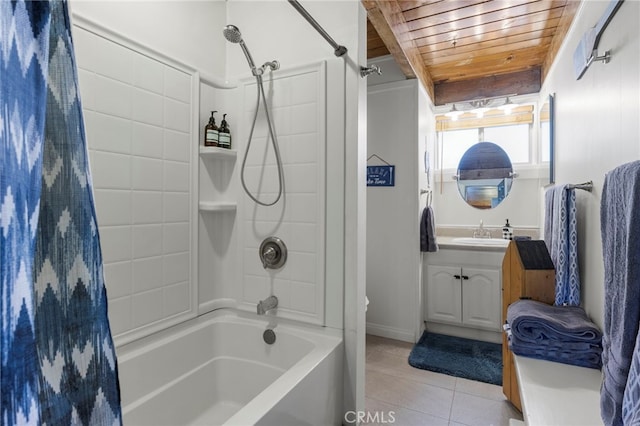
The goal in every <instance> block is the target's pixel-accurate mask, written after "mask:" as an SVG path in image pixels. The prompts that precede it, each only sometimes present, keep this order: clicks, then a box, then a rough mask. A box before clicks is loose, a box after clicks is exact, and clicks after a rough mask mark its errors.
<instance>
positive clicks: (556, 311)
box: [507, 300, 602, 369]
mask: <svg viewBox="0 0 640 426" xmlns="http://www.w3.org/2000/svg"><path fill="white" fill-rule="evenodd" d="M507 322H508V326H507V329H508V336H509V348H510V349H511V351H512V352H513V353H515V354H517V355H522V356H527V357H530V358H537V359H544V360H548V361H554V362H561V363H564V364H571V365H579V366H581V367H588V368H596V369H599V368H600V366H601V365H602V362H601V359H602V358H601V354H602V347H601V338H602V334H601V333H600V330H599V329H598V327H597V326H596V325H595V324H594V323H593V322H591V320H590V319H589V317H588V316H587V314H586V313H585V311H584V309H582V308H580V307H579V306H551V305H547V304H545V303H542V302H537V301H534V300H519V301H517V302H514V303H512V304H511V305H509V308H508V309H507Z"/></svg>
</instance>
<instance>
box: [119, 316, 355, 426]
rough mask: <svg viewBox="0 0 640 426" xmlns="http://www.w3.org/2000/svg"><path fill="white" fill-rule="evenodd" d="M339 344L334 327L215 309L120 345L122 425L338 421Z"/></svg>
mask: <svg viewBox="0 0 640 426" xmlns="http://www.w3.org/2000/svg"><path fill="white" fill-rule="evenodd" d="M269 319H270V320H271V321H272V322H273V321H277V326H276V327H275V328H274V331H275V334H276V341H275V343H274V344H273V345H268V344H266V343H265V342H264V340H263V338H262V333H263V332H264V330H265V329H266V328H267V326H268V320H269ZM342 347H343V346H342V334H341V331H339V330H334V329H327V328H320V327H314V326H300V325H297V324H294V323H292V322H285V321H282V320H274V319H273V318H264V317H257V316H251V315H247V314H241V313H237V312H235V311H233V310H227V309H222V310H218V311H214V312H212V313H209V314H206V315H203V316H201V317H199V318H197V319H194V320H191V321H189V322H187V323H184V324H180V325H178V326H176V327H173V328H171V329H169V330H165V331H163V332H160V333H157V334H156V335H153V336H150V337H148V338H145V339H143V340H140V341H136V342H133V343H130V344H128V345H125V346H123V347H121V348H119V349H118V362H119V374H120V387H121V395H122V410H123V417H124V425H125V426H136V425H171V426H181V425H207V426H213V425H222V424H225V425H226V424H228V425H253V424H263V425H289V424H291V425H305V424H309V425H329V424H340V423H341V420H342V376H343V372H342V357H343V354H342V352H343V350H342Z"/></svg>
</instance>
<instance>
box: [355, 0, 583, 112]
mask: <svg viewBox="0 0 640 426" xmlns="http://www.w3.org/2000/svg"><path fill="white" fill-rule="evenodd" d="M361 1H362V3H363V5H364V6H365V8H366V9H367V15H368V18H369V19H368V20H369V22H368V28H367V43H368V44H367V51H368V52H367V55H368V58H369V59H371V58H376V57H379V56H383V55H387V54H391V55H393V57H394V59H395V61H396V63H397V64H398V66H399V67H400V69H401V70H402V71H403V72H404V74H405V76H406V77H407V78H419V79H420V80H421V81H422V83H423V85H424V86H425V88H426V89H427V92H428V93H429V94H430V96H431V98H432V99H433V100H434V103H435V104H436V105H443V104H446V103H451V102H459V101H465V100H473V99H482V98H491V97H496V96H506V95H514V94H526V93H536V92H538V91H539V90H540V86H541V84H542V81H543V80H544V77H545V75H546V73H547V71H548V69H549V67H550V66H551V63H552V62H553V59H554V58H555V55H556V54H557V52H558V49H559V48H560V45H561V43H562V40H563V39H564V37H565V35H566V33H567V31H568V29H569V26H570V25H571V22H572V20H573V17H574V15H575V12H576V10H577V8H578V6H579V4H580V2H579V1H576V0H422V1H414V0H411V1H410V0H361Z"/></svg>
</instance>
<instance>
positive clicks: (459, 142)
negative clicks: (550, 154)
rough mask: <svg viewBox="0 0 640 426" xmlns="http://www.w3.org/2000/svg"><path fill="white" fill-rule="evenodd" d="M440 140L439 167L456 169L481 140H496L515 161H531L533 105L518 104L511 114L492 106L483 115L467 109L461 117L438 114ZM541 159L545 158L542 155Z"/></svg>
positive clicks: (525, 162)
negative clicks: (472, 147)
mask: <svg viewBox="0 0 640 426" xmlns="http://www.w3.org/2000/svg"><path fill="white" fill-rule="evenodd" d="M436 123H437V124H436V126H437V129H438V137H439V141H440V150H441V152H440V167H441V168H443V169H455V168H457V167H458V163H459V162H460V158H461V157H462V155H464V153H465V152H466V151H467V149H469V148H470V147H471V146H472V145H474V144H476V143H478V142H483V141H486V142H493V143H495V144H496V145H498V146H500V147H501V148H502V149H504V150H505V152H506V153H507V154H508V155H509V158H510V159H511V162H512V163H514V164H518V163H519V164H527V163H532V162H533V161H532V158H531V154H530V153H531V140H532V136H531V133H532V127H533V106H531V105H526V106H520V107H517V108H516V109H515V110H514V112H513V113H512V114H509V115H504V114H503V113H502V111H500V110H491V111H489V112H488V113H486V114H485V116H484V117H483V118H478V117H476V116H475V114H471V113H465V114H463V115H462V116H460V118H459V119H458V120H451V119H450V118H449V117H446V116H445V115H439V116H437V117H436ZM541 160H542V161H548V159H546V160H545V158H542V159H541Z"/></svg>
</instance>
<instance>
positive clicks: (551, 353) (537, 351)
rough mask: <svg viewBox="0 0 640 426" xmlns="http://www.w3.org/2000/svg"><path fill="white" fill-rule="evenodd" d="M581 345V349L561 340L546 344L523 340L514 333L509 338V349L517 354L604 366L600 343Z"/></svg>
mask: <svg viewBox="0 0 640 426" xmlns="http://www.w3.org/2000/svg"><path fill="white" fill-rule="evenodd" d="M580 345H583V346H582V347H581V348H580V349H576V346H575V345H571V344H568V343H561V342H547V343H544V344H537V343H529V342H522V341H519V340H518V338H517V337H516V336H514V335H513V334H511V337H510V339H509V349H511V351H512V352H513V353H514V354H516V355H521V356H526V357H529V358H536V359H543V360H546V361H553V362H560V363H563V364H570V365H577V366H580V367H587V368H594V369H600V367H601V366H602V356H601V355H602V348H601V347H600V345H596V344H589V343H582V344H580Z"/></svg>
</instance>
